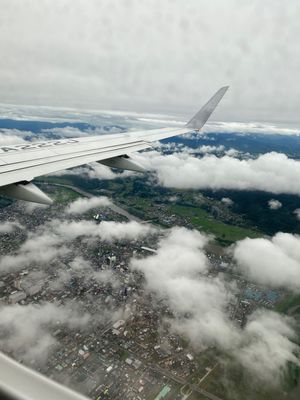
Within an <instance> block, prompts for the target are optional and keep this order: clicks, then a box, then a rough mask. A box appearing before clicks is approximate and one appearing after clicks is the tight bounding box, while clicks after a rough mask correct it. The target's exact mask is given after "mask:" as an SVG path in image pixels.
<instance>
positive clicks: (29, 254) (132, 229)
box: [0, 219, 155, 273]
mask: <svg viewBox="0 0 300 400" xmlns="http://www.w3.org/2000/svg"><path fill="white" fill-rule="evenodd" d="M154 232H155V229H154V228H152V227H151V226H150V225H146V224H140V223H138V222H135V221H130V222H114V221H102V222H100V223H96V222H95V221H87V220H82V221H61V220H58V219H55V220H51V221H49V222H48V223H46V224H45V225H42V226H40V227H39V228H38V229H37V230H36V231H35V232H29V234H28V238H27V240H26V241H25V242H24V243H23V244H22V245H21V246H20V248H19V250H18V251H17V252H16V254H9V255H5V256H3V257H1V258H0V271H1V273H6V272H7V271H13V270H18V269H20V268H25V267H27V266H28V265H31V264H37V265H42V264H45V263H47V262H50V261H53V260H54V259H55V258H57V257H63V256H65V255H67V254H69V253H70V252H71V249H70V247H69V246H67V244H68V243H70V242H71V241H72V240H75V239H77V238H78V237H85V238H86V239H87V240H89V239H92V238H98V239H99V240H103V241H106V242H112V241H116V240H135V239H138V238H141V237H145V236H147V235H149V234H152V233H154Z"/></svg>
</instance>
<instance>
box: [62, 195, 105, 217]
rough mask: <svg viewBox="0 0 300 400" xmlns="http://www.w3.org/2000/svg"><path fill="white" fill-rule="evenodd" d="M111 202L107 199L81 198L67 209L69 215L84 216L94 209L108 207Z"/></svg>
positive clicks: (103, 197)
mask: <svg viewBox="0 0 300 400" xmlns="http://www.w3.org/2000/svg"><path fill="white" fill-rule="evenodd" d="M110 204H111V201H110V200H109V199H108V198H107V197H105V196H102V197H91V198H80V199H77V200H75V201H73V202H72V203H71V204H69V205H68V207H67V208H66V213H67V214H83V213H85V212H87V211H89V210H91V209H92V208H98V207H107V206H109V205H110Z"/></svg>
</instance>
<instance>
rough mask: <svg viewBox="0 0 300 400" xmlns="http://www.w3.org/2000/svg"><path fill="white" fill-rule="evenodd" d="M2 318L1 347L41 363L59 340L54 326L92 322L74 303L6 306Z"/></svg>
mask: <svg viewBox="0 0 300 400" xmlns="http://www.w3.org/2000/svg"><path fill="white" fill-rule="evenodd" d="M0 318H1V337H0V347H1V348H2V349H3V350H5V351H6V352H12V353H13V355H14V357H15V358H17V359H20V358H22V359H23V360H26V361H27V362H39V363H43V362H45V361H46V360H47V358H48V354H49V351H50V348H51V347H52V346H53V345H55V343H56V340H55V338H54V337H53V335H52V334H51V333H50V332H51V329H52V330H54V329H57V328H58V326H59V327H61V326H63V327H66V328H68V329H84V328H85V327H86V326H87V323H88V322H89V321H90V316H89V315H88V314H86V313H82V311H80V310H79V309H78V307H77V306H76V305H75V304H71V303H69V304H67V305H64V307H59V306H58V305H56V304H54V303H42V304H28V305H26V306H20V305H19V304H15V305H9V306H2V307H1V308H0Z"/></svg>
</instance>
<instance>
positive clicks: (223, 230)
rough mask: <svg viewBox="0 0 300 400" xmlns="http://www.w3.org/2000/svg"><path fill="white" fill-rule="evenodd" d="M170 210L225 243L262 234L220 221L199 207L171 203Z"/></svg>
mask: <svg viewBox="0 0 300 400" xmlns="http://www.w3.org/2000/svg"><path fill="white" fill-rule="evenodd" d="M170 211H171V212H172V213H173V214H177V215H180V216H181V217H184V218H186V219H187V220H189V222H190V223H191V224H192V225H193V226H194V227H195V228H196V229H199V230H200V231H203V232H206V233H211V234H213V235H214V236H215V237H216V238H217V240H218V241H219V242H220V243H221V244H224V245H226V244H230V243H232V242H235V241H237V240H241V239H244V238H246V237H250V238H255V237H259V236H261V234H260V233H259V232H258V231H255V230H252V229H247V228H242V227H239V226H234V225H229V224H225V223H223V222H220V221H218V220H216V219H214V218H213V217H212V216H211V215H209V214H208V213H207V212H206V211H204V210H202V209H201V208H199V207H188V206H181V205H171V206H170Z"/></svg>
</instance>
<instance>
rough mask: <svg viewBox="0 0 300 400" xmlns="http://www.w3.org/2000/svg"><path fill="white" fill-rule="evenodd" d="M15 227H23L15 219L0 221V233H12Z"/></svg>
mask: <svg viewBox="0 0 300 400" xmlns="http://www.w3.org/2000/svg"><path fill="white" fill-rule="evenodd" d="M16 229H24V227H23V226H22V225H21V224H20V223H19V222H17V221H6V222H1V223H0V234H1V233H12V232H14V231H15V230H16Z"/></svg>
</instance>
